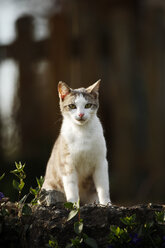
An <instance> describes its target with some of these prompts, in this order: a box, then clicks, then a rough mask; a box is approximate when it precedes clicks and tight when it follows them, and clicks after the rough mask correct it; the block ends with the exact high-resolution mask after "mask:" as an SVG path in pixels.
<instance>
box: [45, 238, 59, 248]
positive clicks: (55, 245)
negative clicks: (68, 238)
mask: <svg viewBox="0 0 165 248" xmlns="http://www.w3.org/2000/svg"><path fill="white" fill-rule="evenodd" d="M47 247H49V248H50V247H52V248H58V247H59V246H58V242H57V240H56V238H54V237H53V236H50V240H49V244H48V245H47Z"/></svg>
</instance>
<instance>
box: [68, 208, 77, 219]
mask: <svg viewBox="0 0 165 248" xmlns="http://www.w3.org/2000/svg"><path fill="white" fill-rule="evenodd" d="M77 214H78V210H77V209H74V210H72V211H71V212H70V213H69V215H68V219H67V221H69V220H71V219H73V218H74V217H75V216H76V215H77Z"/></svg>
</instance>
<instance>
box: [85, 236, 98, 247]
mask: <svg viewBox="0 0 165 248" xmlns="http://www.w3.org/2000/svg"><path fill="white" fill-rule="evenodd" d="M84 242H85V244H87V245H88V246H90V247H92V248H98V245H97V243H96V240H95V239H93V238H89V237H87V238H86V239H85V240H84Z"/></svg>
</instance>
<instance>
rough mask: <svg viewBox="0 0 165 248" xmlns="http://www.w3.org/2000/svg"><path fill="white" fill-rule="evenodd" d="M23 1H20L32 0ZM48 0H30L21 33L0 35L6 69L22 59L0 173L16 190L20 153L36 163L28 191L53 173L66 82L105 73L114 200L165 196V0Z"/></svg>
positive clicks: (29, 166) (1, 120) (5, 185)
mask: <svg viewBox="0 0 165 248" xmlns="http://www.w3.org/2000/svg"><path fill="white" fill-rule="evenodd" d="M14 2H15V4H16V6H17V8H19V6H20V4H22V3H23V2H24V3H25V5H26V4H27V2H28V1H26V0H22V1H19V0H15V1H14V0H13V3H14ZM35 2H36V4H35ZM48 2H49V6H48V7H47V6H46V7H45V4H44V1H38V0H34V1H29V2H28V6H30V8H29V9H30V10H29V9H28V11H27V12H26V11H24V13H23V14H20V15H18V17H17V19H16V21H15V23H14V25H15V32H16V38H15V39H14V40H13V41H12V42H10V43H7V44H0V70H1V66H3V63H5V62H6V61H8V60H10V61H11V60H12V62H13V63H15V65H16V68H17V75H18V76H17V77H16V78H15V79H14V80H15V85H16V86H15V95H14V98H13V101H12V111H11V113H10V115H9V116H7V117H4V115H2V113H1V115H0V175H2V173H3V172H5V173H6V176H5V178H4V179H3V181H1V182H0V191H2V192H4V194H5V195H7V196H10V198H11V199H12V200H15V199H16V196H15V193H14V192H15V190H14V189H12V178H13V176H12V175H10V173H9V172H10V170H12V169H13V168H14V162H15V161H22V163H26V168H25V171H26V173H27V179H26V188H25V189H24V192H25V193H26V192H28V189H29V187H30V186H33V187H34V186H35V185H36V182H35V177H36V176H37V177H39V176H40V175H44V172H45V167H46V163H47V160H48V158H49V155H50V152H51V148H52V145H53V143H54V140H55V139H56V137H57V135H58V133H59V130H60V124H61V120H62V118H61V115H60V111H59V106H58V95H57V84H58V81H60V80H62V81H64V82H66V83H68V84H69V85H70V86H71V87H72V88H78V87H81V86H84V87H86V86H89V85H90V84H93V83H94V82H95V81H97V80H98V79H100V78H101V79H102V83H101V88H100V110H99V116H100V118H101V121H102V123H103V127H104V130H105V138H106V141H107V148H108V161H109V169H110V182H111V198H112V201H113V203H116V204H135V203H144V202H151V201H152V202H158V203H162V202H163V201H164V200H165V194H164V188H165V180H164V175H165V149H164V148H165V2H164V0H162V1H161V0H148V1H147V0H142V1H140V0H139V1H138V0H136V1H133V0H130V1H129V0H116V1H115V0H102V1H100V0H95V1H93V0H90V1H87V0H79V1H74V0H68V1H67V0H65V1H60V0H56V1H54V0H52V1H48ZM13 3H12V4H13ZM42 4H43V7H42ZM25 9H26V8H25ZM43 21H44V22H45V23H46V26H45V27H44V28H46V29H47V35H45V36H44V37H42V38H38V37H36V35H35V32H36V30H38V29H39V28H42V27H41V26H42V23H43ZM39 25H40V26H39ZM2 83H3V78H2V77H0V85H1V84H2ZM0 90H1V91H2V88H1V87H0ZM0 93H1V95H2V94H4V93H3V92H0ZM6 97H7V96H6ZM103 180H104V179H103Z"/></svg>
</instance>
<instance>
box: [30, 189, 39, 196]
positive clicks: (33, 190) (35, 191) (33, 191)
mask: <svg viewBox="0 0 165 248" xmlns="http://www.w3.org/2000/svg"><path fill="white" fill-rule="evenodd" d="M30 193H31V194H32V195H35V196H36V195H37V190H36V189H33V188H32V187H31V188H30Z"/></svg>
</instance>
